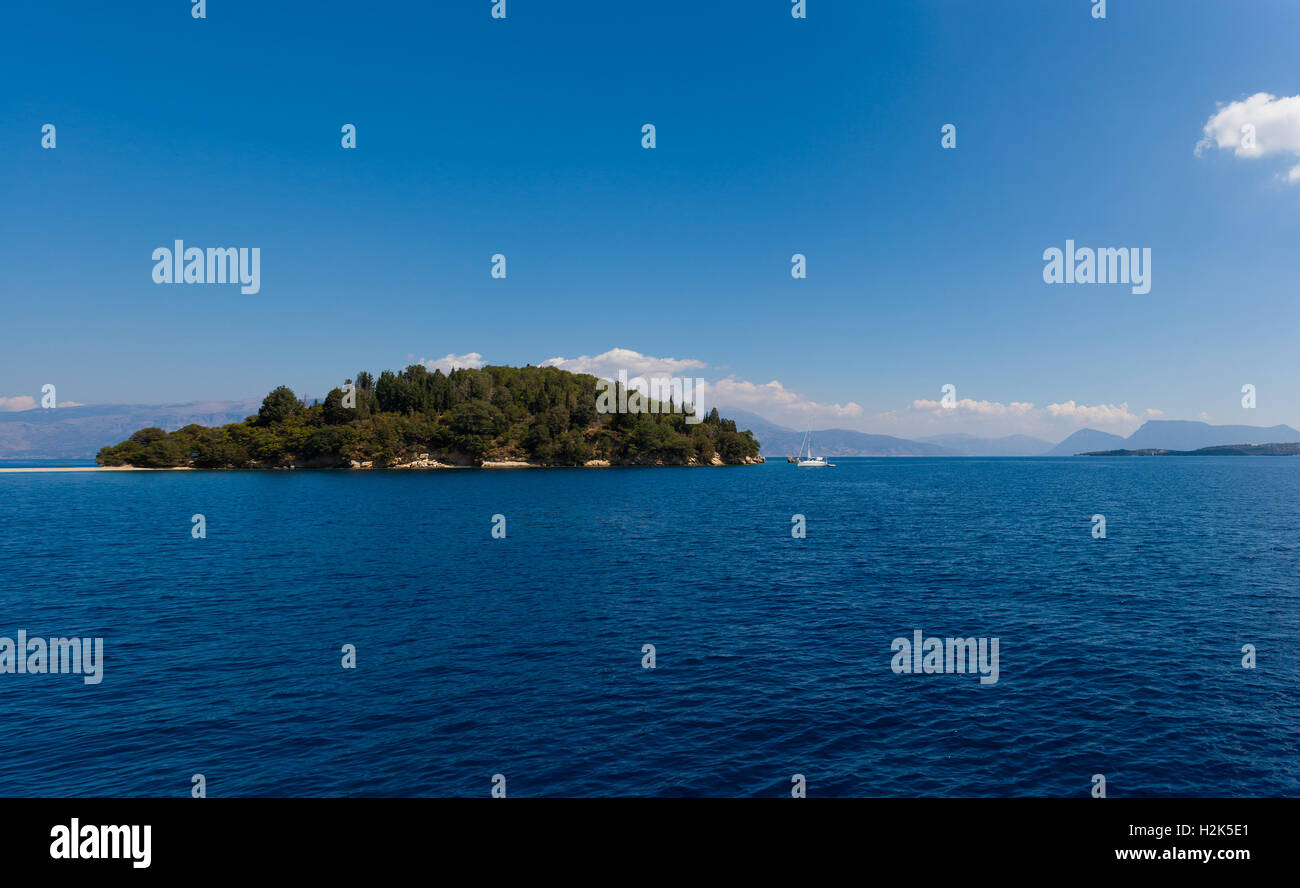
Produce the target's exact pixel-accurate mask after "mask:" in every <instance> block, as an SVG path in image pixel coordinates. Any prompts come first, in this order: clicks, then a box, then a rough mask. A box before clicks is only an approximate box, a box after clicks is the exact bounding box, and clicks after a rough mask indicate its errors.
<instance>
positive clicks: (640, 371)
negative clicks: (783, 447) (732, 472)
mask: <svg viewBox="0 0 1300 888" xmlns="http://www.w3.org/2000/svg"><path fill="white" fill-rule="evenodd" d="M542 366H543V367H559V368H560V369H561V370H568V371H571V372H573V373H590V374H592V375H593V376H599V377H601V378H603V379H617V378H618V374H619V371H620V370H622V371H625V372H626V373H627V375H628V377H629V378H635V377H638V376H639V377H642V378H645V379H649V378H653V377H658V378H663V377H678V378H689V379H692V380H696V379H698V378H699V377H698V376H697V374H698V373H699V372H700V371H702V370H704V369H706V368H707V367H708V366H709V365H708V363H706V362H705V361H701V360H698V359H696V358H659V357H654V356H652V355H647V354H643V353H641V352H638V351H634V350H633V349H629V348H612V349H610V350H609V351H607V352H604V353H603V354H599V355H594V356H592V355H582V356H581V357H577V358H550V359H548V360H545V361H542ZM695 384H696V386H697V392H696V400H697V403H699V405H700V407H701V409H708V408H710V407H715V406H722V407H735V408H739V409H742V410H752V411H754V412H755V413H758V414H760V415H761V416H763V417H764V418H766V419H769V420H771V421H772V422H775V423H782V424H785V423H789V424H792V425H797V426H799V427H801V428H802V427H806V426H808V425H809V424H811V423H813V422H822V421H829V420H834V419H841V418H844V417H857V416H861V415H862V407H861V405H859V404H855V403H853V402H852V401H850V402H849V403H847V404H822V403H818V402H817V401H813V400H811V399H809V398H805V397H804V396H802V395H800V394H799V393H798V392H794V391H791V390H790V389H788V388H786V387H785V386H783V385H782V384H781V383H780V382H779V381H777V380H775V379H774V380H772V381H771V382H765V383H756V382H750V381H749V380H746V379H739V378H737V377H736V376H735V375H729V376H727V377H725V378H723V379H718V380H713V381H708V380H703V381H701V382H697V383H695Z"/></svg>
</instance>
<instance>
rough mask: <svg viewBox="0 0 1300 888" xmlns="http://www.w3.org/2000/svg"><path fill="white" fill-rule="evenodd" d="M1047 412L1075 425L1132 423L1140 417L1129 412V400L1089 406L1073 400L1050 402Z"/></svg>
mask: <svg viewBox="0 0 1300 888" xmlns="http://www.w3.org/2000/svg"><path fill="white" fill-rule="evenodd" d="M1047 412H1048V413H1050V414H1051V415H1052V417H1053V418H1055V419H1068V420H1071V421H1072V422H1074V423H1075V425H1080V426H1085V425H1131V424H1132V423H1135V422H1137V421H1138V418H1137V417H1136V416H1135V415H1133V414H1132V413H1130V412H1129V409H1128V402H1127V401H1125V402H1124V403H1123V404H1120V405H1118V406H1117V405H1115V404H1097V405H1095V406H1093V407H1088V406H1087V405H1084V404H1076V403H1074V401H1073V400H1070V401H1066V402H1065V403H1063V404H1048V405H1047Z"/></svg>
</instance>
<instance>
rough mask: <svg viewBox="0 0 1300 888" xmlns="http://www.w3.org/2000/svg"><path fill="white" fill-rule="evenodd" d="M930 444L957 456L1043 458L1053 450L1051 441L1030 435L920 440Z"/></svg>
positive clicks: (951, 437) (927, 438)
mask: <svg viewBox="0 0 1300 888" xmlns="http://www.w3.org/2000/svg"><path fill="white" fill-rule="evenodd" d="M917 440H918V441H925V442H926V443H929V444H938V445H939V446H940V447H943V448H945V449H947V450H950V451H952V452H953V453H954V454H956V455H957V456H1042V455H1043V454H1045V453H1047V451H1049V450H1051V449H1052V442H1051V441H1044V440H1043V439H1042V438H1031V437H1030V436H1029V435H1007V436H1006V437H1004V438H978V437H976V436H975V435H930V436H929V437H926V438H918V439H917Z"/></svg>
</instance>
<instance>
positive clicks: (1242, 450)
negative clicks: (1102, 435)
mask: <svg viewBox="0 0 1300 888" xmlns="http://www.w3.org/2000/svg"><path fill="white" fill-rule="evenodd" d="M1079 456H1300V444H1222V445H1220V446H1218V447H1202V448H1200V449H1199V450H1161V449H1159V448H1155V447H1147V448H1143V449H1142V450H1094V451H1093V452H1092V453H1080V454H1079Z"/></svg>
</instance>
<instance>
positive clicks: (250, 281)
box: [153, 240, 262, 296]
mask: <svg viewBox="0 0 1300 888" xmlns="http://www.w3.org/2000/svg"><path fill="white" fill-rule="evenodd" d="M153 261H154V262H156V263H157V264H156V265H154V267H153V282H154V283H155V284H242V285H243V286H241V287H240V288H239V292H241V293H243V294H244V295H245V296H252V295H253V294H254V293H256V292H258V291H259V290H261V289H262V248H261V247H253V248H252V249H251V250H250V249H249V248H248V247H208V248H207V249H206V250H204V249H203V248H201V247H186V246H185V242H184V241H179V240H178V241H176V242H175V244H174V245H173V247H172V248H171V249H169V248H167V247H159V248H158V249H156V250H154V251H153Z"/></svg>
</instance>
